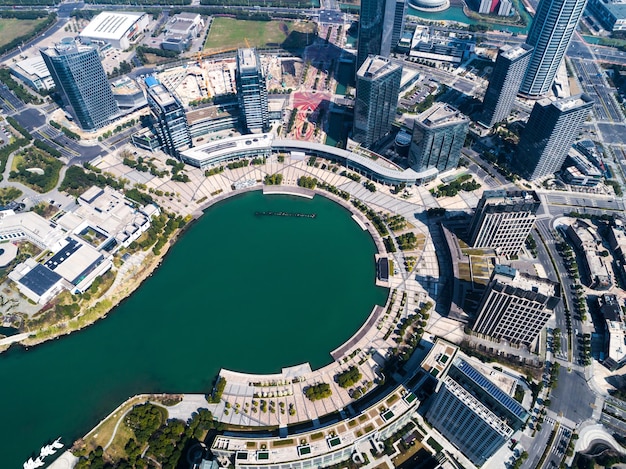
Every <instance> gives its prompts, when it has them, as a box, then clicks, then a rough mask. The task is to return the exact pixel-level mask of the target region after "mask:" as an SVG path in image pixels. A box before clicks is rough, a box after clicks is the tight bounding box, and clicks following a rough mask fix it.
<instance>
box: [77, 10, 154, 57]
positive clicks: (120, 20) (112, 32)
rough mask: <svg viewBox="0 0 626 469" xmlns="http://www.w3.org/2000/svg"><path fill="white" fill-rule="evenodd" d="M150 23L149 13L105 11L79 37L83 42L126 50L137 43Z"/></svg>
mask: <svg viewBox="0 0 626 469" xmlns="http://www.w3.org/2000/svg"><path fill="white" fill-rule="evenodd" d="M149 23H150V18H149V16H148V14H147V13H138V12H122V11H115V12H113V11H105V12H102V13H100V14H99V15H97V16H95V17H94V18H93V19H92V20H91V21H90V22H89V24H88V25H87V27H85V29H83V30H82V31H81V33H80V34H79V36H80V38H81V40H82V41H83V42H95V43H97V44H110V45H111V47H114V48H116V49H122V50H126V49H128V48H129V47H130V46H131V44H134V43H136V42H137V39H139V37H140V36H141V34H142V33H143V31H144V30H145V29H146V28H147V27H148V25H149Z"/></svg>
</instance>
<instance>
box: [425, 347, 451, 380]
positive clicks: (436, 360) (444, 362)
mask: <svg viewBox="0 0 626 469" xmlns="http://www.w3.org/2000/svg"><path fill="white" fill-rule="evenodd" d="M458 351H459V348H458V347H457V346H456V345H454V344H451V343H449V342H446V341H445V340H437V341H435V344H434V345H433V347H432V348H431V349H430V352H428V355H426V358H424V360H423V361H422V368H423V369H424V370H425V371H427V372H428V373H430V374H431V376H433V377H435V378H437V377H440V376H442V375H443V374H444V373H445V372H446V371H447V369H448V367H449V366H450V364H451V363H452V359H453V358H454V357H455V355H456V353H457V352H458Z"/></svg>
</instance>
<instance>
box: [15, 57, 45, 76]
mask: <svg viewBox="0 0 626 469" xmlns="http://www.w3.org/2000/svg"><path fill="white" fill-rule="evenodd" d="M11 68H21V69H22V70H24V71H25V72H26V73H28V74H30V75H33V76H36V77H39V78H47V77H49V76H50V72H49V71H48V67H46V63H45V62H44V61H43V57H42V56H41V55H37V56H36V57H31V58H29V59H25V60H21V61H20V62H17V63H16V64H14V65H12V66H11Z"/></svg>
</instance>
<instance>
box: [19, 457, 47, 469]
mask: <svg viewBox="0 0 626 469" xmlns="http://www.w3.org/2000/svg"><path fill="white" fill-rule="evenodd" d="M43 465H44V462H43V458H42V457H41V456H38V457H37V458H35V459H34V460H33V458H29V459H28V461H26V462H25V463H24V469H36V468H37V467H41V466H43Z"/></svg>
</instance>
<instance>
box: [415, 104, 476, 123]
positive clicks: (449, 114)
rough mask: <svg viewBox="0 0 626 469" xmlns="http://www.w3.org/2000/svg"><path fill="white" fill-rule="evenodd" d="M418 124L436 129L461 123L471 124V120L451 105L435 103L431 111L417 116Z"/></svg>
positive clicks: (428, 110)
mask: <svg viewBox="0 0 626 469" xmlns="http://www.w3.org/2000/svg"><path fill="white" fill-rule="evenodd" d="M416 122H419V123H420V124H421V125H423V126H425V127H430V128H436V127H443V126H446V125H451V124H458V123H460V122H469V119H468V118H467V116H466V115H465V114H463V113H462V112H461V111H459V110H458V109H455V108H453V107H452V106H450V105H449V104H445V103H435V104H434V105H433V106H432V107H431V108H430V109H427V110H426V111H424V112H423V113H421V114H420V115H419V116H417V119H416Z"/></svg>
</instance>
